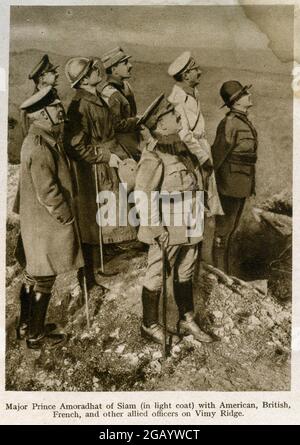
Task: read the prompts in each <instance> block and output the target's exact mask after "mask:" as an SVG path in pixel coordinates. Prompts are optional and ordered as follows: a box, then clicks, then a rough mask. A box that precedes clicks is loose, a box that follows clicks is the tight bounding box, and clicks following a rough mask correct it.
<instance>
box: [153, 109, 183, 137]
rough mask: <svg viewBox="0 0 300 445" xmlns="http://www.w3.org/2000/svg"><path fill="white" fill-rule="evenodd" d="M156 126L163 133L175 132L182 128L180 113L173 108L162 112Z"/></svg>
mask: <svg viewBox="0 0 300 445" xmlns="http://www.w3.org/2000/svg"><path fill="white" fill-rule="evenodd" d="M157 128H158V130H159V131H160V132H161V133H162V134H164V135H168V134H177V133H178V132H179V131H180V130H181V129H182V125H181V117H180V115H179V114H178V113H177V112H176V111H175V110H172V111H170V113H167V114H164V115H163V116H162V117H161V118H160V120H159V122H158V127H157Z"/></svg>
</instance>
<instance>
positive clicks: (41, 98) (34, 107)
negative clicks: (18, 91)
mask: <svg viewBox="0 0 300 445" xmlns="http://www.w3.org/2000/svg"><path fill="white" fill-rule="evenodd" d="M59 103H61V101H60V100H59V99H58V98H57V94H56V91H55V90H54V89H53V88H52V86H50V85H49V86H47V87H45V88H42V89H41V90H39V91H38V92H37V93H35V94H33V95H32V96H30V97H29V98H28V99H26V100H25V101H24V102H23V103H22V105H21V106H20V108H21V110H26V112H27V113H29V114H30V113H34V112H35V111H39V110H42V109H43V108H45V107H48V106H50V105H56V104H59Z"/></svg>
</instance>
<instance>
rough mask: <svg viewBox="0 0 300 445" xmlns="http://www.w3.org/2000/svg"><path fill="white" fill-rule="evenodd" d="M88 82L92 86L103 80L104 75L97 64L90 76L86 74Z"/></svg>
mask: <svg viewBox="0 0 300 445" xmlns="http://www.w3.org/2000/svg"><path fill="white" fill-rule="evenodd" d="M86 80H87V83H88V84H89V85H90V86H96V85H98V83H99V82H101V80H102V77H101V73H100V70H99V67H98V66H97V65H95V66H93V68H92V69H91V71H90V73H89V75H88V76H86Z"/></svg>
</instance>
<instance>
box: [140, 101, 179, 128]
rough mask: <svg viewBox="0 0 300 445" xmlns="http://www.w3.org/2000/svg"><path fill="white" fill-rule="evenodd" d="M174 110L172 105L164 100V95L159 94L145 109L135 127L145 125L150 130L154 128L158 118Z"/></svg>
mask: <svg viewBox="0 0 300 445" xmlns="http://www.w3.org/2000/svg"><path fill="white" fill-rule="evenodd" d="M172 110H174V105H173V104H171V103H170V102H169V101H167V100H166V98H165V95H164V94H163V93H162V94H160V95H159V96H158V97H157V98H156V99H155V100H154V101H153V102H152V103H151V104H150V105H149V107H148V108H147V109H146V111H145V112H144V114H143V115H142V117H141V118H140V119H139V120H138V122H137V125H142V124H143V125H146V127H148V128H149V129H150V130H151V129H152V128H153V127H155V125H156V124H157V122H158V120H159V118H161V117H162V116H164V115H165V114H167V113H170V112H171V111H172Z"/></svg>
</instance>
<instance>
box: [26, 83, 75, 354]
mask: <svg viewBox="0 0 300 445" xmlns="http://www.w3.org/2000/svg"><path fill="white" fill-rule="evenodd" d="M21 109H22V110H26V112H27V113H28V116H29V118H30V121H31V122H32V123H31V126H30V128H29V131H28V134H27V136H26V137H25V139H24V142H23V145H22V148H21V167H20V227H21V235H22V241H23V246H24V253H25V263H26V265H25V273H24V281H23V285H22V287H21V291H20V306H21V311H20V318H19V323H18V326H17V336H18V338H19V339H23V338H26V339H27V345H28V347H30V348H34V349H36V348H40V347H41V345H42V343H43V341H44V340H45V337H47V336H48V335H51V336H52V337H53V336H55V337H56V339H60V340H61V339H62V338H63V335H62V334H61V333H59V332H57V330H55V329H56V326H55V325H53V324H51V325H45V318H46V314H47V307H48V304H49V301H50V297H51V289H52V286H53V284H54V281H55V278H56V275H58V274H61V273H65V272H68V271H71V270H77V269H78V268H80V267H82V266H83V257H82V252H81V249H80V240H79V238H78V234H77V233H78V232H77V230H76V227H75V220H74V214H75V211H74V203H73V188H72V179H71V175H70V170H69V163H68V160H67V158H66V156H65V154H64V151H63V149H62V147H61V146H60V143H59V138H58V137H57V133H56V132H55V131H53V130H54V128H55V127H56V126H59V125H60V123H61V121H62V120H63V118H64V112H63V109H62V106H61V102H60V100H59V99H58V98H57V97H56V94H55V92H54V91H53V89H52V88H51V86H48V87H46V88H42V89H41V90H39V91H38V92H37V93H35V94H34V95H33V96H32V97H30V98H29V99H27V100H26V101H25V102H24V103H23V104H22V105H21Z"/></svg>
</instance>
